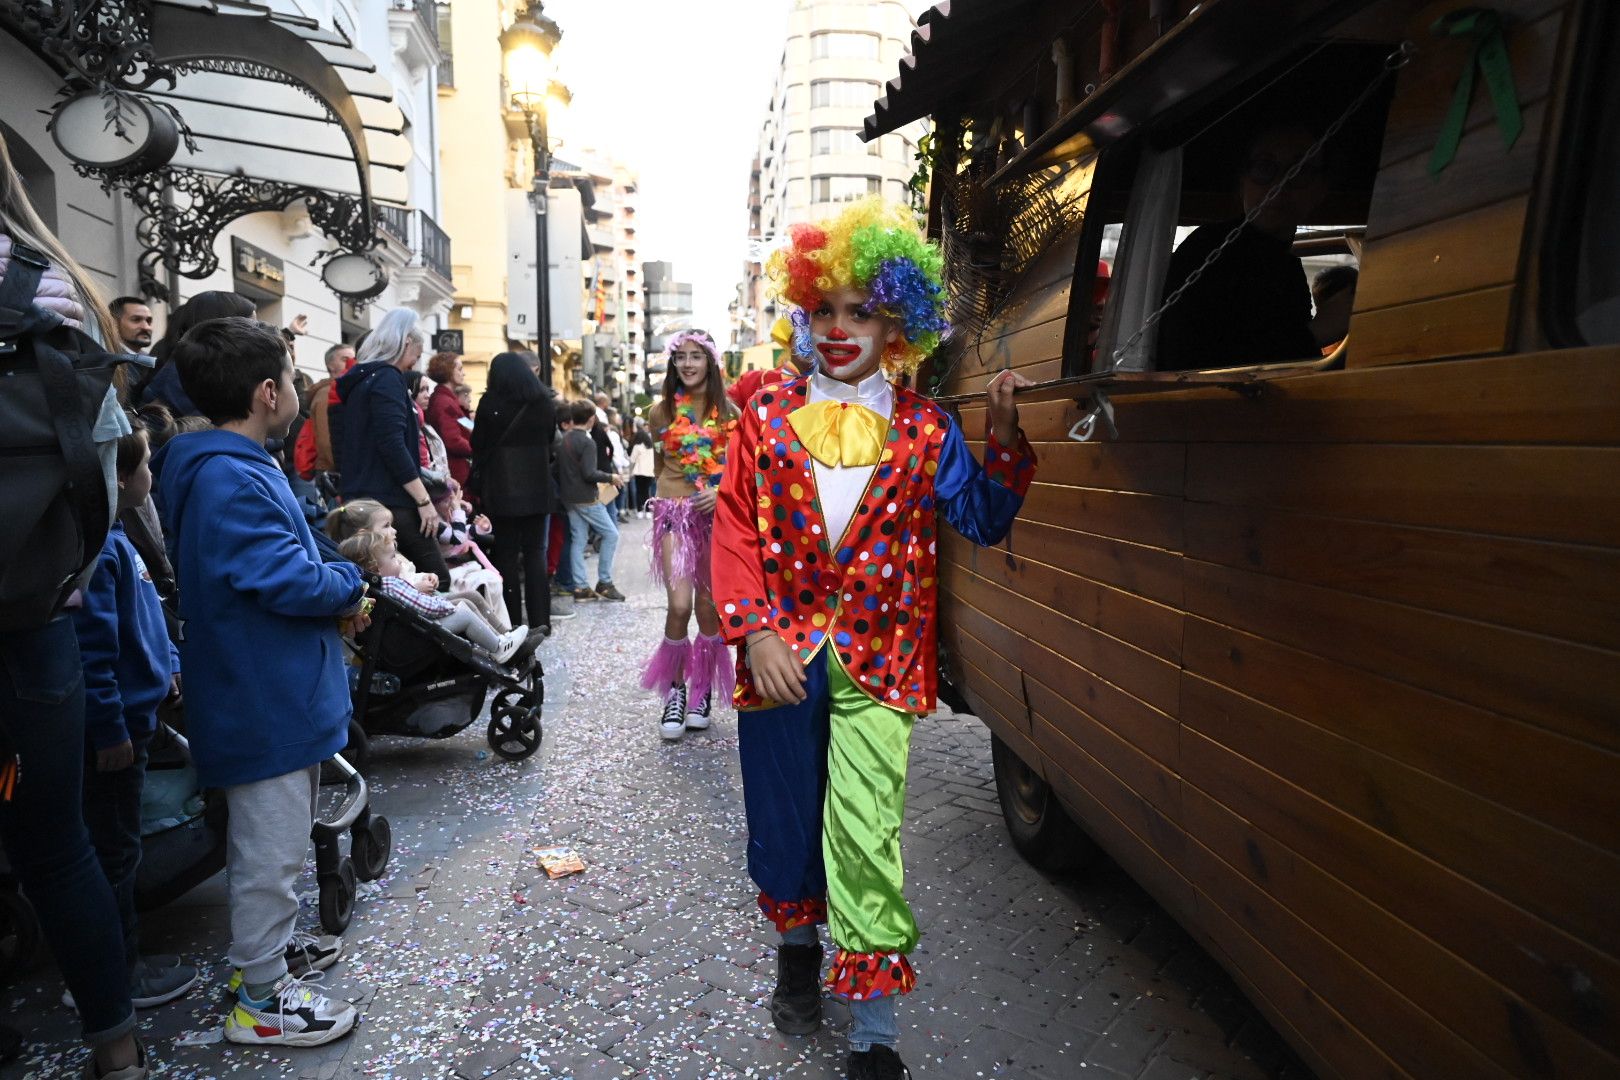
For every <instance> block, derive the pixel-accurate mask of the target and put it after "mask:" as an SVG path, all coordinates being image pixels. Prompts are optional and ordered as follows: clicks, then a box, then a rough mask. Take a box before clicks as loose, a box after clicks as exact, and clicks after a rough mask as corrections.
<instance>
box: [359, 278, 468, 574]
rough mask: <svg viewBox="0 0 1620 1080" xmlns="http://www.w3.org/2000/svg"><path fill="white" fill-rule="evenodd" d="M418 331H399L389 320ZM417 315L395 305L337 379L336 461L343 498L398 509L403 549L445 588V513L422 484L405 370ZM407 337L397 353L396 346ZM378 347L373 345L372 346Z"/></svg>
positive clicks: (414, 353) (414, 355)
mask: <svg viewBox="0 0 1620 1080" xmlns="http://www.w3.org/2000/svg"><path fill="white" fill-rule="evenodd" d="M405 316H410V317H411V318H410V320H409V321H410V325H411V329H410V330H409V331H406V332H405V333H403V334H402V333H401V332H400V328H399V327H398V326H390V325H388V324H389V322H390V320H394V321H396V322H399V323H401V324H403V323H404V322H405V321H406V319H405ZM414 327H415V314H414V313H413V312H410V311H408V310H406V309H404V308H396V309H395V310H394V311H390V312H389V313H388V314H387V315H385V316H383V324H382V325H379V326H378V328H377V329H376V330H374V331H373V332H372V334H371V336H370V337H369V338H368V339H367V342H366V345H365V348H364V351H363V352H362V354H361V355H362V359H361V361H360V363H358V364H356V365H355V366H354V367H352V368H350V369H349V371H348V372H346V373H345V374H344V375H343V376H342V377H341V378H339V379H338V381H337V388H338V397H339V398H340V399H341V400H342V402H343V425H342V428H341V429H340V430H339V431H337V432H336V433H335V435H336V437H337V440H338V441H337V444H336V449H337V458H338V460H337V466H338V474H339V477H340V479H339V483H340V484H341V485H342V490H343V498H344V501H348V500H350V499H376V500H377V501H378V502H380V503H382V504H383V505H384V506H386V507H388V509H390V510H392V511H393V513H394V530H395V532H397V533H398V534H399V535H398V537H397V543H398V545H399V551H400V554H402V555H404V556H405V557H406V558H407V559H410V560H411V562H413V563H415V564H416V568H417V570H419V571H421V572H423V573H428V574H434V575H437V577H438V579H439V589H440V590H441V591H443V590H446V589H448V588H449V587H450V568H449V567H448V566H446V565H445V562H444V555H443V554H441V553H440V551H439V541H438V531H439V514H438V511H437V510H435V509H434V508H433V501H432V500H431V499H430V498H429V497H428V492H427V486H426V485H425V484H423V483H422V461H421V458H420V457H419V456H418V454H419V447H420V446H421V440H422V431H421V427H420V425H419V424H418V423H417V420H416V408H415V406H414V405H412V403H411V397H410V393H409V391H407V390H406V388H405V372H407V371H409V370H410V369H411V368H413V367H415V366H416V362H417V360H418V359H420V358H421V355H422V340H421V338H420V337H419V336H417V335H416V334H415V330H414ZM400 338H403V339H404V345H403V346H402V347H401V348H400V351H399V352H398V353H397V354H395V355H389V353H391V352H392V348H391V347H389V343H391V342H393V341H396V340H399V339H400ZM374 345H375V346H377V347H376V348H374V347H373V346H374Z"/></svg>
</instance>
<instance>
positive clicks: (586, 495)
mask: <svg viewBox="0 0 1620 1080" xmlns="http://www.w3.org/2000/svg"><path fill="white" fill-rule="evenodd" d="M573 414H574V426H573V428H572V429H571V430H569V431H568V432H567V433H566V434H564V435H563V441H562V451H561V453H560V454H559V455H558V470H557V472H558V479H559V481H560V483H561V487H562V499H563V502H564V503H565V504H567V506H568V526H569V547H568V558H569V577H570V578H572V579H573V581H574V582H575V583H576V584H577V585H578V587H577V588H576V589H575V590H574V599H575V600H580V601H584V600H597V599H602V600H623V599H624V593H622V592H620V591H619V590H618V589H617V588H616V587H615V586H614V584H613V555H614V552H615V551H617V550H618V547H619V523H618V522H617V521H615V520H614V519H613V515H612V514H610V513H608V510H607V507H606V506H604V505H603V502H604V501H608V502H611V501H612V500H611V499H607V500H604V499H603V498H602V492H601V489H600V487H599V485H605V484H612V485H614V486H615V487H616V488H617V487H622V486H624V477H622V476H620V475H618V474H617V473H613V472H610V471H608V470H607V469H604V468H602V467H601V466H600V465H599V464H598V458H597V448H596V441H595V440H594V439H592V438H591V431H592V430H593V429H594V428H595V426H596V406H595V405H593V404H592V403H591V402H589V401H576V402H574V405H573ZM610 460H611V459H610ZM593 529H594V530H595V531H596V532H597V534H598V535H600V536H601V537H602V548H601V552H600V554H599V556H598V558H597V563H596V588H595V589H590V588H587V587H586V585H585V582H586V581H588V580H589V578H587V577H586V576H585V543H586V539H587V535H588V534H589V533H590V531H591V530H593Z"/></svg>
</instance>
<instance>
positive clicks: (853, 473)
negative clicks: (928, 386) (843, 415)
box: [809, 366, 894, 554]
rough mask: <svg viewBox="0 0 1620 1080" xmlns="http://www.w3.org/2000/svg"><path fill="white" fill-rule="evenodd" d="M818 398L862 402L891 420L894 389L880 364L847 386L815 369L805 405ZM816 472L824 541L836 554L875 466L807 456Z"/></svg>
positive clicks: (813, 402)
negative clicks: (835, 462)
mask: <svg viewBox="0 0 1620 1080" xmlns="http://www.w3.org/2000/svg"><path fill="white" fill-rule="evenodd" d="M818 401H847V402H850V403H851V404H855V405H864V406H865V407H866V408H868V409H871V410H872V411H873V412H875V413H877V414H878V415H879V416H881V417H883V419H884V420H885V421H889V422H892V421H893V418H894V416H893V414H894V388H893V387H892V386H890V385H889V379H888V377H887V376H886V375H884V373H883V368H882V367H881V366H880V367H879V368H878V369H877V370H876V371H874V372H872V374H870V375H868V376H867V377H866V378H864V379H862V380H861V381H860V382H858V383H856V384H855V385H853V386H851V385H850V384H848V383H841V382H839V381H838V380H837V379H833V378H829V377H828V376H826V375H823V374H822V373H821V372H820V371H819V370H818V371H815V372H812V373H811V375H810V394H809V404H812V405H814V404H815V403H816V402H818ZM811 465H812V466H813V467H814V468H815V471H816V494H817V496H819V497H820V499H821V516H822V518H823V520H824V521H825V522H826V525H827V544H828V546H829V547H830V548H831V549H832V550H833V552H834V553H835V554H836V553H837V550H838V541H839V540H840V539H842V537H843V535H844V530H845V529H847V528H848V527H849V521H850V518H852V517H854V516H855V508H856V507H857V506H859V505H860V502H861V496H862V495H865V494H866V488H867V485H869V484H870V483H871V482H872V470H874V469H876V468H877V466H876V465H853V466H845V465H823V464H822V463H821V462H819V461H816V460H815V459H814V458H811Z"/></svg>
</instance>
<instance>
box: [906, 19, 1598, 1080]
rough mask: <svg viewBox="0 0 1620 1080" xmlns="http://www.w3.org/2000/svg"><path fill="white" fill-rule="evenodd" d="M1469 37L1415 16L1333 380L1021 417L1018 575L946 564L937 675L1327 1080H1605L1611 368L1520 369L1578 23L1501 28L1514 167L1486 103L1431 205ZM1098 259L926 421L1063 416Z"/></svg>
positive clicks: (1015, 312) (962, 378)
mask: <svg viewBox="0 0 1620 1080" xmlns="http://www.w3.org/2000/svg"><path fill="white" fill-rule="evenodd" d="M1463 6H1466V5H1465V3H1464V0H1432V2H1428V3H1413V4H1410V5H1408V6H1407V7H1406V9H1405V10H1406V11H1409V12H1410V19H1409V22H1408V26H1407V32H1406V36H1407V37H1409V38H1411V40H1413V41H1414V42H1415V43H1417V45H1418V48H1419V56H1418V58H1417V59H1416V60H1415V61H1414V62H1413V63H1412V64H1411V65H1410V66H1408V67H1407V68H1406V69H1405V70H1403V71H1402V73H1401V74H1400V76H1399V78H1398V81H1397V84H1396V90H1395V96H1394V99H1393V102H1392V105H1391V109H1390V113H1389V118H1388V124H1387V129H1386V132H1385V138H1384V142H1383V146H1382V150H1381V155H1380V156H1381V164H1380V171H1379V175H1378V177H1377V180H1376V182H1375V186H1374V189H1373V192H1372V197H1371V210H1370V213H1369V220H1368V224H1367V234H1366V241H1365V246H1364V248H1363V250H1362V253H1361V278H1360V284H1359V288H1358V291H1357V296H1356V307H1355V313H1354V315H1353V317H1352V323H1351V331H1350V338H1349V347H1348V360H1347V368H1346V369H1345V370H1340V371H1331V372H1312V373H1299V374H1290V375H1288V376H1286V377H1278V378H1272V377H1271V376H1272V374H1273V373H1271V372H1268V373H1266V374H1267V381H1266V382H1265V383H1264V385H1263V386H1261V387H1260V388H1259V389H1258V390H1257V391H1256V392H1255V393H1253V394H1252V395H1249V396H1240V395H1239V394H1237V393H1233V392H1231V391H1230V390H1225V389H1218V388H1204V389H1198V390H1185V391H1171V392H1164V393H1140V392H1139V393H1134V394H1133V393H1132V392H1131V390H1130V388H1129V387H1124V386H1121V387H1116V388H1113V389H1111V390H1109V391H1108V392H1109V394H1110V397H1111V399H1112V402H1113V404H1114V408H1115V413H1116V423H1117V426H1118V437H1117V438H1113V437H1110V436H1109V435H1107V434H1106V433H1099V435H1098V437H1097V439H1096V441H1093V442H1090V443H1085V444H1080V443H1076V442H1074V441H1072V440H1070V439H1069V438H1068V434H1067V433H1068V431H1069V429H1070V428H1071V427H1072V426H1073V425H1074V424H1075V422H1076V421H1077V420H1079V419H1080V418H1081V417H1082V416H1083V415H1085V413H1086V412H1087V411H1088V410H1089V408H1090V407H1091V403H1090V401H1089V399H1088V398H1087V397H1086V396H1085V393H1086V392H1085V391H1084V390H1081V389H1076V390H1075V391H1074V393H1075V398H1071V399H1068V400H1062V399H1058V400H1050V399H1049V400H1042V401H1039V402H1032V403H1030V404H1028V405H1023V406H1021V407H1020V422H1021V424H1022V427H1023V430H1024V433H1025V435H1026V436H1027V437H1028V438H1029V440H1030V442H1031V445H1032V446H1033V447H1034V449H1035V451H1036V454H1037V456H1038V458H1039V459H1040V464H1039V467H1038V470H1037V474H1036V477H1035V483H1034V485H1033V486H1032V487H1031V489H1030V492H1029V495H1028V497H1027V499H1026V501H1025V504H1024V508H1023V512H1022V513H1021V515H1020V517H1019V520H1018V521H1017V522H1016V523H1015V525H1014V527H1013V529H1012V531H1011V533H1010V535H1009V536H1008V538H1007V539H1006V540H1005V541H1004V542H1003V543H1002V544H1000V545H997V546H996V547H994V548H989V549H981V548H977V547H975V546H973V545H972V544H970V543H968V542H967V541H965V540H963V539H962V538H960V537H957V536H955V535H954V534H949V533H947V535H945V536H944V538H943V539H942V541H941V542H940V544H939V548H938V555H939V563H940V582H941V590H942V596H941V620H942V621H941V626H940V640H941V646H942V653H943V655H944V662H945V665H946V669H947V670H948V671H949V672H950V673H951V674H952V676H953V677H954V678H955V679H956V680H958V682H959V685H960V687H961V689H962V690H963V692H964V695H965V696H966V698H967V699H968V701H969V703H970V704H973V705H974V706H975V707H978V708H982V709H983V710H984V712H983V715H984V716H985V718H986V721H987V723H988V724H989V725H990V726H991V728H992V729H993V730H994V731H995V732H996V734H997V735H998V736H1000V737H1002V738H1003V739H1005V740H1006V741H1007V742H1008V744H1009V746H1010V747H1011V748H1012V749H1013V750H1014V751H1015V752H1016V753H1018V754H1019V756H1020V757H1022V758H1023V759H1024V760H1025V761H1026V762H1028V763H1029V764H1030V765H1031V767H1032V768H1034V769H1035V770H1036V771H1037V772H1039V773H1040V775H1041V776H1043V777H1044V778H1045V779H1046V780H1047V782H1048V783H1049V784H1050V785H1051V786H1052V789H1053V791H1054V792H1055V793H1056V794H1057V795H1058V796H1059V798H1060V799H1061V800H1062V802H1063V804H1064V805H1065V806H1066V807H1067V808H1068V809H1069V811H1070V812H1071V813H1072V815H1073V816H1074V817H1075V819H1076V820H1077V821H1078V822H1080V823H1081V824H1082V825H1083V827H1084V828H1085V829H1086V831H1087V832H1088V833H1089V834H1090V835H1091V836H1092V838H1093V839H1095V840H1096V841H1097V842H1098V843H1099V844H1100V845H1101V846H1102V847H1103V848H1104V849H1105V850H1106V851H1107V852H1108V853H1109V854H1110V855H1112V856H1113V857H1114V858H1115V859H1116V860H1117V861H1118V862H1119V863H1120V864H1121V866H1123V867H1124V868H1125V869H1126V870H1127V871H1128V872H1130V873H1131V874H1132V875H1133V876H1135V877H1136V878H1137V879H1138V880H1139V881H1141V882H1142V883H1143V884H1144V886H1146V887H1147V888H1148V889H1149V890H1150V891H1151V892H1152V893H1153V894H1154V895H1155V897H1156V898H1158V899H1159V900H1160V901H1161V902H1162V903H1163V904H1164V905H1165V906H1166V908H1167V909H1168V910H1170V911H1171V913H1172V914H1174V915H1175V916H1176V917H1177V918H1179V919H1181V920H1182V921H1183V922H1184V923H1185V924H1186V925H1187V927H1188V929H1189V930H1190V931H1191V932H1192V933H1193V935H1194V936H1195V937H1197V938H1198V939H1199V940H1200V941H1202V942H1203V943H1205V944H1206V946H1207V947H1208V948H1209V949H1210V951H1211V952H1212V954H1213V955H1214V956H1215V957H1216V958H1217V959H1218V960H1219V961H1220V962H1221V963H1223V964H1224V965H1225V966H1226V967H1227V968H1228V969H1229V970H1231V971H1232V973H1233V975H1234V977H1235V978H1236V979H1237V981H1238V982H1239V984H1240V985H1242V986H1243V987H1244V988H1245V990H1246V991H1247V992H1248V993H1249V994H1250V995H1251V997H1253V998H1254V1000H1255V1001H1256V1003H1257V1004H1258V1005H1259V1007H1260V1008H1261V1009H1262V1010H1263V1011H1264V1012H1265V1013H1266V1014H1267V1015H1268V1016H1269V1017H1270V1018H1271V1019H1272V1020H1273V1022H1274V1023H1276V1024H1277V1026H1278V1027H1279V1029H1280V1030H1281V1031H1283V1032H1284V1034H1285V1035H1286V1036H1287V1037H1288V1038H1289V1039H1290V1041H1291V1042H1293V1043H1294V1045H1295V1046H1296V1048H1297V1049H1299V1050H1300V1052H1301V1053H1302V1054H1303V1055H1304V1056H1305V1058H1306V1059H1307V1061H1309V1063H1310V1064H1311V1065H1312V1066H1313V1067H1314V1068H1316V1069H1317V1070H1318V1071H1319V1072H1320V1073H1321V1074H1322V1075H1323V1077H1324V1078H1329V1077H1337V1078H1344V1080H1349V1078H1354V1080H1361V1078H1375V1077H1381V1078H1390V1077H1414V1078H1415V1077H1423V1078H1427V1077H1431V1076H1441V1077H1447V1078H1450V1077H1497V1078H1500V1077H1581V1078H1585V1077H1589V1076H1592V1077H1596V1076H1620V923H1617V921H1616V919H1615V913H1616V907H1615V904H1616V901H1615V898H1616V897H1617V896H1620V349H1617V348H1614V347H1612V346H1609V347H1596V348H1581V349H1567V350H1548V349H1545V348H1544V346H1541V345H1536V346H1535V347H1537V348H1542V349H1543V351H1540V352H1536V353H1522V354H1519V355H1506V352H1507V350H1508V349H1509V348H1510V347H1512V346H1513V344H1514V343H1515V341H1518V342H1519V343H1520V344H1521V345H1523V344H1525V342H1526V341H1527V340H1528V339H1527V338H1526V337H1525V335H1527V334H1528V333H1530V332H1531V331H1533V329H1534V327H1533V323H1530V322H1527V321H1526V315H1525V312H1526V311H1527V310H1528V309H1529V307H1530V303H1531V301H1534V300H1535V299H1536V298H1535V297H1534V296H1533V295H1529V294H1527V289H1529V290H1530V292H1533V277H1532V275H1530V274H1529V273H1528V264H1529V263H1530V262H1531V260H1532V259H1533V257H1534V256H1535V255H1536V254H1538V252H1537V241H1538V238H1537V236H1536V235H1535V234H1536V229H1537V222H1539V221H1540V220H1541V219H1542V218H1543V217H1544V216H1545V215H1546V213H1547V205H1548V203H1547V194H1548V192H1547V184H1548V178H1547V176H1546V173H1547V163H1548V162H1549V160H1550V148H1551V146H1552V145H1553V141H1554V140H1555V139H1556V138H1558V137H1560V134H1561V133H1560V132H1559V131H1558V127H1559V124H1560V122H1561V121H1560V117H1561V116H1562V115H1563V113H1564V111H1565V110H1566V108H1567V103H1566V102H1563V101H1561V100H1560V98H1561V96H1562V95H1563V90H1562V88H1563V87H1564V85H1565V84H1566V83H1567V81H1568V79H1569V71H1568V58H1569V56H1570V55H1571V47H1570V46H1571V37H1572V34H1573V33H1574V27H1573V19H1572V12H1574V11H1575V10H1576V5H1575V4H1574V3H1573V2H1572V0H1502V2H1501V3H1498V4H1494V5H1492V7H1493V9H1494V10H1497V11H1498V12H1500V13H1501V14H1502V16H1503V19H1504V23H1505V25H1506V27H1507V44H1508V51H1509V56H1510V60H1511V62H1512V65H1513V70H1514V79H1515V86H1516V91H1517V95H1518V100H1519V102H1520V104H1521V107H1522V110H1523V116H1524V121H1525V128H1524V132H1523V134H1522V135H1521V136H1520V138H1519V140H1518V142H1517V143H1516V144H1515V145H1514V146H1513V147H1512V148H1511V149H1509V148H1505V147H1504V146H1503V145H1502V141H1501V136H1500V132H1499V130H1498V127H1497V121H1496V118H1495V112H1494V106H1493V105H1492V103H1491V101H1490V98H1489V95H1488V94H1487V93H1486V92H1485V90H1484V87H1483V86H1476V88H1475V93H1474V97H1473V98H1472V100H1471V102H1470V105H1469V110H1468V117H1467V120H1466V122H1465V129H1464V135H1463V139H1462V142H1461V144H1460V146H1459V151H1458V154H1457V157H1456V159H1455V160H1454V161H1453V162H1452V164H1451V165H1450V166H1449V167H1448V168H1447V169H1446V170H1445V171H1444V172H1442V173H1441V174H1440V175H1439V176H1430V175H1429V173H1428V159H1429V155H1430V153H1431V152H1432V150H1433V147H1434V143H1435V139H1436V136H1437V134H1438V131H1439V129H1440V126H1441V123H1442V121H1443V118H1444V116H1445V114H1446V112H1447V111H1448V110H1449V108H1450V102H1451V97H1452V92H1453V90H1454V88H1455V85H1456V80H1457V77H1458V75H1459V73H1460V72H1461V71H1462V70H1463V65H1464V64H1465V62H1467V61H1468V60H1469V58H1470V56H1471V49H1472V48H1473V45H1474V43H1473V41H1472V39H1451V38H1447V39H1441V38H1438V37H1436V36H1435V35H1434V34H1432V33H1431V30H1430V28H1431V26H1432V25H1433V23H1434V22H1435V20H1436V19H1437V18H1439V17H1440V16H1441V15H1443V14H1446V13H1448V12H1451V11H1454V10H1457V9H1459V8H1461V7H1463ZM1074 251H1075V249H1074V248H1072V247H1071V248H1070V249H1068V251H1067V256H1066V265H1065V259H1064V258H1063V257H1060V256H1059V255H1058V254H1054V253H1049V264H1048V265H1046V266H1045V267H1044V268H1043V269H1042V270H1041V271H1040V272H1039V273H1034V274H1032V275H1030V277H1029V278H1028V279H1026V281H1025V283H1023V284H1022V285H1021V286H1020V290H1019V296H1018V297H1017V298H1016V299H1015V301H1014V302H1013V303H1011V304H1009V305H1008V306H1007V307H1006V309H1005V310H1004V311H1003V312H1002V313H1001V315H1000V316H999V317H998V318H997V319H996V320H995V321H994V323H993V325H992V326H991V327H989V328H987V329H986V331H985V333H984V334H983V335H982V339H981V340H979V341H975V342H968V343H964V344H965V346H966V347H964V348H963V349H962V352H961V354H960V355H959V356H958V357H957V358H956V361H955V367H954V368H953V369H952V371H951V372H950V375H949V377H948V378H947V379H946V380H945V382H944V385H943V386H942V387H941V393H942V394H946V395H955V394H968V393H981V392H982V391H983V388H984V386H985V385H986V383H987V382H988V381H989V379H990V378H991V377H992V376H993V375H994V373H995V372H996V371H998V370H1001V369H1002V368H1006V367H1013V368H1016V369H1018V370H1020V371H1022V372H1024V373H1025V374H1027V375H1029V376H1030V377H1032V378H1035V379H1037V380H1047V379H1052V378H1056V377H1058V375H1059V374H1060V373H1061V371H1062V370H1063V355H1062V354H1063V347H1064V342H1065V335H1064V325H1065V318H1066V312H1067V296H1068V291H1069V282H1068V279H1067V276H1066V275H1067V274H1068V273H1069V272H1072V266H1073V261H1074ZM1060 269H1061V270H1062V272H1061V273H1060V272H1059V270H1060ZM1418 361H1421V363H1418ZM1048 392H1049V393H1050V391H1048ZM955 414H956V416H957V418H958V420H959V422H960V424H961V425H962V429H963V433H964V434H965V436H966V437H967V439H968V441H969V442H970V444H971V445H973V446H974V448H975V451H976V452H982V443H983V438H984V427H985V408H984V406H983V404H982V403H980V402H973V401H969V402H966V403H963V404H960V405H958V406H957V407H956V409H955Z"/></svg>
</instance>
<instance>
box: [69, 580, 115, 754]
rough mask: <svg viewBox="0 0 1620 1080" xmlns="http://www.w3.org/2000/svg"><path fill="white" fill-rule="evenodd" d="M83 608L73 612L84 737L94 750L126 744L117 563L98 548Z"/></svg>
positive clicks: (85, 591) (87, 583) (86, 584)
mask: <svg viewBox="0 0 1620 1080" xmlns="http://www.w3.org/2000/svg"><path fill="white" fill-rule="evenodd" d="M83 596H84V606H83V607H80V608H76V609H74V612H73V627H74V629H75V630H77V631H78V635H79V655H80V658H81V660H82V662H83V664H84V734H85V738H86V739H88V740H89V742H90V745H91V746H92V747H94V748H95V749H97V750H105V749H107V748H108V747H110V746H117V745H118V744H119V743H121V742H126V741H128V739H129V730H128V729H127V728H126V727H124V699H123V696H122V695H120V694H119V692H118V674H117V664H118V647H119V646H118V642H119V638H118V559H117V557H116V556H114V555H112V554H111V553H109V552H108V551H107V550H106V549H102V552H101V555H100V556H99V557H98V559H97V561H96V569H95V572H94V573H92V574H91V575H90V580H89V581H87V582H85V584H84V592H83Z"/></svg>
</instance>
